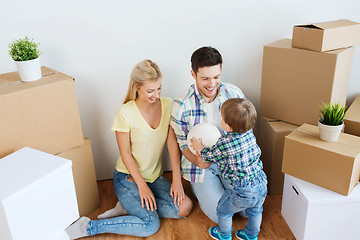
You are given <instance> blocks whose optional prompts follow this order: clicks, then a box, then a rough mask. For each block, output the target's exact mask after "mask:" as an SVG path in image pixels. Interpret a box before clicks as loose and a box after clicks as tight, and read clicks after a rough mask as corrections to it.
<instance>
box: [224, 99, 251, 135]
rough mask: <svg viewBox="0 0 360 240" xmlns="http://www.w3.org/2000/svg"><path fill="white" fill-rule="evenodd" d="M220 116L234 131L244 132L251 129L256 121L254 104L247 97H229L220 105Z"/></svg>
mask: <svg viewBox="0 0 360 240" xmlns="http://www.w3.org/2000/svg"><path fill="white" fill-rule="evenodd" d="M220 111H221V116H222V118H223V120H224V122H225V123H226V124H228V125H229V126H230V127H231V128H232V130H233V131H234V132H237V133H244V132H247V131H249V130H250V129H252V128H253V127H254V125H255V122H256V118H257V115H256V109H255V106H254V105H253V104H252V103H251V102H250V101H249V100H247V99H243V98H230V99H228V100H226V101H225V102H224V103H223V105H222V106H221V109H220Z"/></svg>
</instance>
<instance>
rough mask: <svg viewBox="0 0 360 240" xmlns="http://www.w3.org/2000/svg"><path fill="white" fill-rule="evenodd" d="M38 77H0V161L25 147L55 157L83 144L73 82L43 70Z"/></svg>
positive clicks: (67, 77) (60, 74)
mask: <svg viewBox="0 0 360 240" xmlns="http://www.w3.org/2000/svg"><path fill="white" fill-rule="evenodd" d="M42 75H43V77H42V78H41V79H40V80H37V81H34V82H21V81H20V76H19V74H18V72H12V73H6V74H1V75H0V133H1V134H0V143H1V147H0V158H1V157H4V156H6V155H8V154H10V153H12V152H14V151H16V150H19V149H21V148H23V147H25V146H27V147H31V148H35V149H37V150H40V151H44V152H47V153H50V154H57V153H60V152H63V151H66V150H68V149H70V148H74V147H77V146H80V145H82V144H84V136H83V132H82V128H81V122H80V115H79V109H78V104H77V100H76V94H75V89H74V79H73V78H72V77H69V76H67V75H65V74H62V73H59V72H57V71H55V70H52V69H50V68H46V67H42Z"/></svg>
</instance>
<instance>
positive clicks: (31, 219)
mask: <svg viewBox="0 0 360 240" xmlns="http://www.w3.org/2000/svg"><path fill="white" fill-rule="evenodd" d="M78 217H79V212H78V207H77V202H76V194H75V187H74V180H73V175H72V171H71V161H69V160H67V159H63V158H60V157H56V156H54V155H51V154H48V153H44V152H41V151H38V150H35V149H32V148H27V147H26V148H23V149H20V150H18V151H16V152H14V153H12V154H10V155H8V156H6V157H4V158H2V159H0V239H3V240H5V239H6V240H10V239H14V240H23V239H39V240H48V239H54V237H56V236H57V235H59V233H60V232H62V233H64V230H65V228H66V227H67V226H69V225H70V224H71V223H72V222H74V221H75V220H76V219H77V218H78ZM63 235H64V234H63ZM63 239H64V238H63Z"/></svg>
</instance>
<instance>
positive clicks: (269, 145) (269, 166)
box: [258, 117, 299, 195]
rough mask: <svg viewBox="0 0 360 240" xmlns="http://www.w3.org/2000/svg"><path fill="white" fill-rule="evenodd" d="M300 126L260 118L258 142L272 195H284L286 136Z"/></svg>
mask: <svg viewBox="0 0 360 240" xmlns="http://www.w3.org/2000/svg"><path fill="white" fill-rule="evenodd" d="M298 127H299V126H297V125H294V124H291V123H286V122H283V121H279V120H275V119H271V118H266V117H260V121H259V137H258V142H259V146H260V148H261V151H262V153H261V157H260V158H261V161H262V162H263V164H264V171H265V173H266V176H267V178H268V191H269V194H270V195H276V194H282V192H283V184H284V173H283V172H282V171H281V169H282V160H283V151H284V141H285V136H286V135H288V134H289V133H291V132H292V131H294V130H295V129H297V128H298Z"/></svg>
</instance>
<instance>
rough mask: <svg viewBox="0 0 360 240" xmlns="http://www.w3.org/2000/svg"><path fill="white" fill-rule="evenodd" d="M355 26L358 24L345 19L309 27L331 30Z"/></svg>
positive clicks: (314, 24)
mask: <svg viewBox="0 0 360 240" xmlns="http://www.w3.org/2000/svg"><path fill="white" fill-rule="evenodd" d="M355 24H359V23H357V22H353V21H350V20H347V19H340V20H335V21H330V22H320V23H313V24H311V25H313V26H315V27H317V28H320V29H324V30H326V29H331V28H339V27H346V26H352V25H355Z"/></svg>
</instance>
